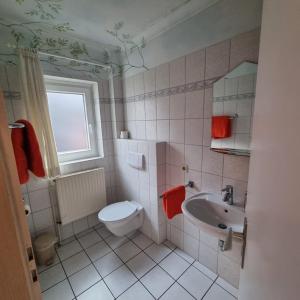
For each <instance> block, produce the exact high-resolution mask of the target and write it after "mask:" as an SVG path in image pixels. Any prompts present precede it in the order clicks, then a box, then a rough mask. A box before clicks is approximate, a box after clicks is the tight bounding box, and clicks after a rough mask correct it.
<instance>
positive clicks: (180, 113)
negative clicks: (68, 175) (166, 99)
mask: <svg viewBox="0 0 300 300" xmlns="http://www.w3.org/2000/svg"><path fill="white" fill-rule="evenodd" d="M184 112H185V94H176V95H172V96H170V119H184Z"/></svg>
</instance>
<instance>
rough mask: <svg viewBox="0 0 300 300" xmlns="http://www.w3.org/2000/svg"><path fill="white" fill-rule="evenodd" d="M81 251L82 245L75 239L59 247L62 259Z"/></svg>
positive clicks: (58, 251) (58, 250) (58, 252)
mask: <svg viewBox="0 0 300 300" xmlns="http://www.w3.org/2000/svg"><path fill="white" fill-rule="evenodd" d="M80 251H82V247H81V246H80V244H79V243H78V241H73V242H70V243H68V244H66V245H64V246H61V247H59V248H57V254H58V256H59V258H60V259H61V260H65V259H67V258H69V257H70V256H72V255H74V254H76V253H78V252H80Z"/></svg>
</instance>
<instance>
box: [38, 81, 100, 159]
mask: <svg viewBox="0 0 300 300" xmlns="http://www.w3.org/2000/svg"><path fill="white" fill-rule="evenodd" d="M44 81H45V88H46V94H47V93H48V92H61V93H70V94H83V95H84V97H83V98H84V109H85V122H86V127H87V128H86V132H87V138H88V143H89V146H90V148H89V150H74V151H66V152H58V151H57V147H56V151H57V156H58V161H59V163H60V164H65V163H72V162H75V161H81V160H89V159H92V158H96V157H99V156H100V149H99V148H100V147H99V145H98V142H97V141H98V130H97V126H96V115H95V100H96V99H98V98H99V97H97V95H98V84H97V82H94V81H87V80H80V79H73V78H65V77H57V76H50V75H44ZM48 107H49V103H48ZM49 114H50V112H49ZM50 121H51V115H50ZM51 125H52V123H51ZM54 140H55V137H54ZM55 142H56V141H55Z"/></svg>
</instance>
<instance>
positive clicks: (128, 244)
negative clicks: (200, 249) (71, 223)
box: [39, 225, 237, 300]
mask: <svg viewBox="0 0 300 300" xmlns="http://www.w3.org/2000/svg"><path fill="white" fill-rule="evenodd" d="M62 244H63V245H62V246H61V247H60V248H58V249H57V256H56V259H55V263H54V265H52V266H51V267H48V268H45V267H41V268H39V272H40V283H41V287H42V290H43V298H44V299H47V300H73V299H77V300H94V299H95V300H96V299H97V300H98V299H99V300H109V299H120V300H137V299H138V300H148V299H149V300H150V299H162V300H177V299H178V300H189V299H204V300H235V299H236V297H237V290H236V289H235V288H233V287H232V286H230V285H229V284H228V283H226V282H225V281H224V280H222V279H221V278H218V276H217V275H216V274H214V273H213V272H211V271H210V270H208V269H207V268H206V267H204V266H203V265H201V264H200V263H199V262H197V261H195V260H194V259H193V258H191V257H190V256H189V255H187V254H186V253H184V252H183V251H181V250H180V249H177V248H176V247H174V245H172V244H171V243H170V242H168V241H167V242H165V243H164V244H162V245H156V244H155V243H153V242H152V241H151V240H150V239H148V238H147V237H146V236H144V235H143V234H141V233H136V234H134V235H131V236H128V237H126V238H118V237H115V236H113V235H111V234H110V232H108V231H107V230H106V228H105V227H101V225H99V226H98V227H96V228H95V229H90V230H88V231H86V232H84V233H81V234H79V235H77V236H76V237H74V238H71V239H69V240H66V241H64V242H63V243H62Z"/></svg>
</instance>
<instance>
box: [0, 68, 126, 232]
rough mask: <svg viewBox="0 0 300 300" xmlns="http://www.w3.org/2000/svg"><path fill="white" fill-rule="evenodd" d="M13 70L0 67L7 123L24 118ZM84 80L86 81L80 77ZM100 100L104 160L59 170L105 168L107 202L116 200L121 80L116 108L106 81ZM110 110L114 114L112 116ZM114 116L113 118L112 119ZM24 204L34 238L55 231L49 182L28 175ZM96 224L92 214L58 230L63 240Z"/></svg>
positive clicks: (116, 90)
mask: <svg viewBox="0 0 300 300" xmlns="http://www.w3.org/2000/svg"><path fill="white" fill-rule="evenodd" d="M17 78H18V76H17V70H16V68H15V67H1V69H0V87H1V89H2V90H4V91H5V104H6V110H7V115H8V119H9V122H14V121H15V120H17V119H19V118H22V117H23V116H24V103H23V101H22V99H21V97H20V87H19V84H18V80H17ZM82 79H86V78H82ZM98 85H99V99H98V101H96V103H95V110H96V111H97V110H98V111H99V110H100V115H101V119H99V118H96V119H97V128H99V129H100V128H102V138H103V152H104V158H101V159H96V160H89V161H83V162H79V163H74V164H68V165H64V166H62V167H61V171H62V173H63V174H66V173H72V172H76V171H82V170H87V169H92V168H96V167H104V168H105V177H106V191H107V201H108V203H111V202H114V201H115V200H116V193H115V191H116V188H115V187H116V181H115V171H114V156H113V155H114V149H113V138H114V137H115V135H116V134H114V130H113V129H114V128H115V129H117V130H120V129H121V128H123V111H122V110H123V106H122V81H121V80H120V78H115V80H114V95H115V97H116V103H115V104H116V105H115V106H114V104H113V102H112V99H111V96H110V90H109V82H108V80H100V81H99V82H98ZM112 110H114V113H113V114H112ZM115 116H116V117H115ZM21 190H22V194H23V197H24V199H25V202H26V203H27V204H29V205H30V207H31V211H32V213H31V214H30V215H29V216H28V223H29V227H30V232H31V235H32V236H33V237H34V236H36V235H38V234H40V233H41V232H44V231H49V230H50V231H54V219H53V213H52V209H51V202H50V197H52V199H53V200H54V204H55V201H56V199H55V193H53V192H52V191H53V189H51V188H49V182H48V180H43V179H40V178H39V179H37V178H35V177H34V176H31V179H30V181H29V183H28V184H24V185H22V186H21ZM97 223H98V219H97V215H96V214H94V215H91V216H89V217H87V218H83V219H81V220H78V221H76V222H73V223H71V224H69V225H66V226H63V227H62V228H61V232H62V238H67V237H69V236H71V235H73V234H76V233H78V232H80V231H83V230H85V229H87V228H89V227H91V226H94V225H96V224H97Z"/></svg>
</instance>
